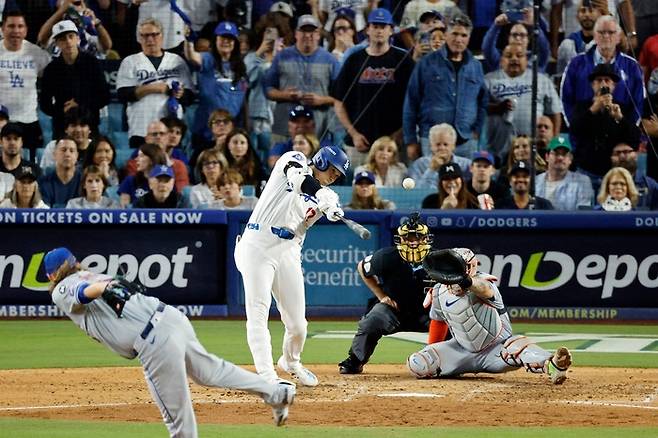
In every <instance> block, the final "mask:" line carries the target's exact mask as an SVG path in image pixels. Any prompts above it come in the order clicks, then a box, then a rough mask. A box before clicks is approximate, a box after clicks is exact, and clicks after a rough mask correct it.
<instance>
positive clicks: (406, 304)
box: [338, 213, 448, 374]
mask: <svg viewBox="0 0 658 438" xmlns="http://www.w3.org/2000/svg"><path fill="white" fill-rule="evenodd" d="M432 239H433V236H432V234H430V232H429V228H428V227H427V225H425V224H424V223H423V222H422V221H421V219H420V215H419V214H418V213H413V214H412V215H411V216H410V217H409V219H408V220H407V221H406V222H405V223H404V224H402V225H401V226H400V227H398V229H397V235H396V236H395V237H394V242H395V246H390V247H387V248H382V249H380V250H378V251H376V252H375V253H374V254H372V255H369V256H367V257H366V258H365V259H363V260H362V261H360V262H359V263H358V265H357V269H358V271H359V274H360V275H361V278H362V279H363V281H364V283H365V284H366V286H368V288H369V289H370V290H371V291H372V293H373V294H374V295H375V297H374V298H373V299H371V301H370V303H369V304H370V305H369V306H368V309H369V310H368V312H367V313H366V314H365V315H364V316H363V318H361V320H360V321H359V326H358V328H357V332H356V335H355V336H354V339H353V340H352V347H351V348H350V351H349V356H348V357H347V359H345V360H344V361H342V362H341V363H339V364H338V370H339V372H340V373H341V374H359V373H361V372H362V371H363V365H364V364H365V363H367V362H368V359H370V356H372V354H373V352H374V351H375V347H376V346H377V343H378V342H379V339H381V337H382V336H384V335H390V334H393V333H397V332H400V331H414V332H427V331H428V329H429V331H430V342H438V341H442V340H444V339H445V336H446V333H447V331H448V328H447V325H445V323H442V322H438V321H434V322H433V324H432V325H431V327H430V318H429V314H428V309H427V307H428V306H425V305H424V299H425V296H426V295H427V292H428V291H429V290H430V288H429V286H431V284H432V283H433V281H432V280H431V279H430V278H429V277H428V276H427V274H426V273H425V270H423V267H422V265H421V262H422V261H423V259H424V258H425V256H426V255H427V254H428V253H429V252H430V250H431V249H432ZM428 304H429V303H428Z"/></svg>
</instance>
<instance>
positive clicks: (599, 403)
mask: <svg viewBox="0 0 658 438" xmlns="http://www.w3.org/2000/svg"><path fill="white" fill-rule="evenodd" d="M558 403H563V404H572V403H573V404H578V405H590V406H607V407H612V408H633V409H649V410H658V406H644V405H635V404H631V403H615V402H603V401H590V400H562V401H561V402H558Z"/></svg>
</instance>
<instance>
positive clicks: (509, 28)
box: [482, 8, 550, 72]
mask: <svg viewBox="0 0 658 438" xmlns="http://www.w3.org/2000/svg"><path fill="white" fill-rule="evenodd" d="M524 11H525V12H524V13H523V16H522V19H521V20H520V21H515V20H514V17H512V18H510V17H509V16H508V15H507V14H504V13H503V14H500V15H498V16H497V17H496V19H495V20H494V23H493V25H492V26H491V27H490V28H489V30H488V31H487V33H486V34H485V35H484V40H483V41H482V51H483V52H484V59H485V61H486V62H485V68H486V71H494V70H496V69H498V68H499V64H500V57H501V52H502V51H501V50H500V49H499V48H498V47H497V44H498V38H499V36H500V34H501V32H502V33H503V34H504V33H505V32H503V30H504V31H506V33H507V42H506V43H505V44H503V47H505V46H507V45H508V44H520V45H521V46H523V48H524V49H525V50H526V51H527V52H528V58H530V52H531V51H530V49H531V44H530V43H531V39H530V36H531V35H532V30H531V26H532V25H533V24H534V22H533V14H532V9H531V8H528V9H525V10H524ZM539 27H540V30H539V40H538V41H537V42H538V44H537V46H538V51H539V71H541V72H544V71H545V70H546V66H547V65H548V60H549V58H550V47H549V43H548V38H546V24H545V23H544V21H543V20H542V19H540V26H539Z"/></svg>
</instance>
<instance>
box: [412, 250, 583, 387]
mask: <svg viewBox="0 0 658 438" xmlns="http://www.w3.org/2000/svg"><path fill="white" fill-rule="evenodd" d="M477 266H478V260H477V258H476V257H475V254H474V253H473V251H471V250H470V249H468V248H454V249H442V250H439V251H433V252H432V253H430V254H429V255H428V256H427V257H426V258H425V259H424V260H423V267H424V268H425V270H426V271H427V273H428V274H429V276H430V277H431V278H432V279H434V280H435V281H437V282H438V283H437V284H436V285H435V286H434V289H433V291H432V306H431V310H430V317H431V318H432V319H433V320H440V321H445V322H446V323H447V324H448V327H449V329H450V332H451V333H452V339H450V340H448V341H445V342H438V343H434V344H431V345H428V346H427V347H425V348H423V349H422V350H420V351H419V352H417V353H414V354H412V355H411V356H409V358H408V359H407V367H408V368H409V371H411V374H413V375H414V376H416V377H418V378H433V377H447V376H455V375H459V374H462V373H479V372H489V373H504V372H507V371H512V370H515V369H518V368H521V367H524V368H525V369H526V370H527V371H529V372H532V373H539V374H547V375H548V377H549V379H550V381H551V382H552V383H554V384H556V385H560V384H562V383H563V382H564V381H565V379H566V378H567V369H568V368H569V366H570V365H571V353H569V350H568V349H567V348H565V347H560V348H558V349H557V351H556V352H555V353H553V354H551V353H549V352H548V351H546V350H544V349H543V348H541V347H539V346H538V345H536V344H535V343H534V342H533V341H532V339H530V338H527V337H525V336H520V335H516V336H515V335H513V334H512V324H511V323H510V319H509V315H508V314H507V310H506V309H505V304H504V303H503V299H502V296H501V295H500V291H499V290H498V288H497V287H496V285H495V283H494V282H495V281H497V279H496V277H494V276H492V275H489V274H485V273H482V272H478V271H477Z"/></svg>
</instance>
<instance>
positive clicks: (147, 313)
mask: <svg viewBox="0 0 658 438" xmlns="http://www.w3.org/2000/svg"><path fill="white" fill-rule="evenodd" d="M111 278H112V277H109V276H107V275H103V274H94V273H92V272H89V271H79V272H77V273H75V274H73V275H69V276H68V277H66V278H65V279H64V280H62V281H61V282H59V283H58V284H57V286H55V289H54V290H53V294H52V299H53V303H55V304H56V305H57V307H59V308H60V309H61V310H62V311H63V312H64V313H66V315H67V316H68V317H69V318H71V321H73V322H74V323H75V324H76V325H77V326H78V327H80V328H81V329H82V330H84V331H85V333H87V335H89V336H90V337H92V338H94V339H95V340H97V341H98V342H100V343H102V344H104V345H106V346H107V347H108V348H109V349H110V350H112V351H114V352H115V353H117V354H119V355H121V356H123V357H125V358H128V359H133V358H134V357H135V352H134V350H133V343H134V342H135V338H136V337H138V336H139V334H140V333H141V332H142V330H143V329H144V326H146V324H147V323H148V321H149V318H150V317H151V315H153V312H155V309H156V308H157V307H158V304H159V303H160V301H159V300H158V299H157V298H155V297H148V296H146V295H141V294H135V295H133V296H132V297H131V298H130V300H129V301H128V302H127V303H126V306H125V307H124V308H123V314H122V316H121V318H117V315H116V313H114V310H112V308H111V307H110V306H109V305H108V304H107V303H106V302H105V301H104V300H103V299H102V298H99V299H96V300H94V301H92V302H91V303H88V304H81V303H80V300H79V298H78V296H79V291H80V290H84V288H86V287H87V286H89V285H90V284H91V283H96V282H99V281H104V280H110V279H111Z"/></svg>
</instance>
